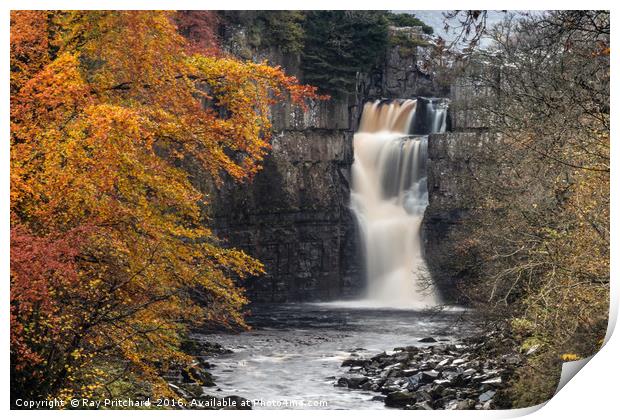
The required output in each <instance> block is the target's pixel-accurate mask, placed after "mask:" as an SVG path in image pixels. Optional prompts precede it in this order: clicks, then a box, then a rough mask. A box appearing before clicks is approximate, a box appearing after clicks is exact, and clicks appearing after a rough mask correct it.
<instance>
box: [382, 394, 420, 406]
mask: <svg viewBox="0 0 620 420" xmlns="http://www.w3.org/2000/svg"><path fill="white" fill-rule="evenodd" d="M415 402H417V398H416V394H415V393H413V392H405V391H396V392H391V393H389V394H388V395H387V397H386V398H385V405H386V406H388V407H396V408H403V407H405V406H407V405H410V404H414V403H415Z"/></svg>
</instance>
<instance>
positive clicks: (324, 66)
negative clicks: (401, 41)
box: [302, 11, 388, 96]
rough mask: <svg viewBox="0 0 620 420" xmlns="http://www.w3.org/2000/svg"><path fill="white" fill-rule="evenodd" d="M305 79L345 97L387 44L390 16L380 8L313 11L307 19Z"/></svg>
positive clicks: (303, 55) (378, 57) (303, 53)
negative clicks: (361, 73) (358, 76)
mask: <svg viewBox="0 0 620 420" xmlns="http://www.w3.org/2000/svg"><path fill="white" fill-rule="evenodd" d="M304 30H305V46H304V50H303V52H302V70H303V72H304V80H305V81H306V82H308V83H312V84H314V85H316V86H319V87H320V88H321V89H322V90H324V91H326V92H329V93H331V94H333V95H336V96H342V95H345V94H347V93H350V92H352V91H353V90H354V89H355V80H356V75H357V73H358V72H362V71H368V70H369V69H370V68H372V67H373V66H374V65H375V64H376V63H377V62H378V60H379V59H380V58H381V57H383V56H384V54H385V51H386V49H387V46H388V19H387V17H386V13H385V12H377V11H311V12H307V15H306V19H305V22H304Z"/></svg>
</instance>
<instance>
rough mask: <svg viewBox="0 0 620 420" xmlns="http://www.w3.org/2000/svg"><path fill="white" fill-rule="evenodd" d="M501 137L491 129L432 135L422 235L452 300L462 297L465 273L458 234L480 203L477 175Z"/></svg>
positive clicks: (439, 280)
mask: <svg viewBox="0 0 620 420" xmlns="http://www.w3.org/2000/svg"><path fill="white" fill-rule="evenodd" d="M497 141H498V138H497V136H496V135H494V134H491V133H489V132H452V133H443V134H432V135H431V136H430V137H429V141H428V159H429V160H428V166H427V168H428V169H427V171H428V197H429V205H428V207H427V208H426V212H425V214H424V220H423V223H422V236H423V242H424V252H425V258H426V262H427V264H428V267H429V270H430V272H431V275H432V276H433V280H434V281H435V284H436V286H437V287H438V289H439V291H440V292H441V293H442V295H443V296H444V298H446V299H447V300H448V301H458V300H459V296H458V290H457V288H456V285H457V282H458V281H459V280H460V279H461V278H462V277H463V276H464V273H460V272H458V271H455V270H454V268H453V267H454V266H455V264H454V259H455V258H457V255H458V253H457V251H456V246H457V244H456V243H455V237H456V236H458V234H459V233H460V232H461V231H462V229H463V228H464V223H465V222H466V219H467V215H468V212H469V211H470V209H471V208H473V206H475V205H476V198H475V195H474V192H475V190H474V189H475V188H476V185H475V182H474V181H473V179H474V177H475V175H476V173H477V172H479V171H480V170H481V169H482V167H483V165H484V154H485V151H487V150H488V149H489V148H490V147H492V145H493V144H494V143H496V142H497Z"/></svg>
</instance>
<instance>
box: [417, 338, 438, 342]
mask: <svg viewBox="0 0 620 420" xmlns="http://www.w3.org/2000/svg"><path fill="white" fill-rule="evenodd" d="M436 342H437V340H435V339H434V338H433V337H425V338H421V339H419V340H418V343H436Z"/></svg>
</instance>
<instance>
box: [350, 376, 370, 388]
mask: <svg viewBox="0 0 620 420" xmlns="http://www.w3.org/2000/svg"><path fill="white" fill-rule="evenodd" d="M366 382H368V378H367V377H365V376H353V377H351V378H348V379H347V386H348V387H349V388H352V389H357V388H360V387H361V386H362V384H364V383H366Z"/></svg>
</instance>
